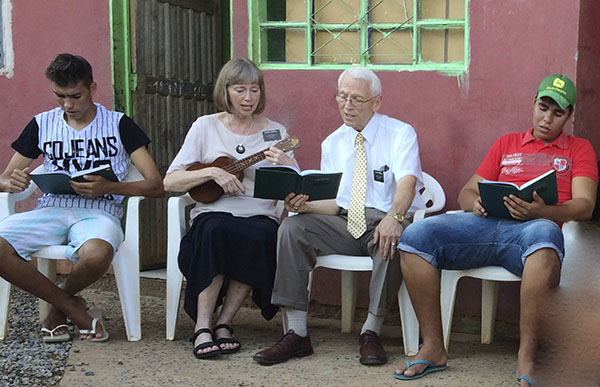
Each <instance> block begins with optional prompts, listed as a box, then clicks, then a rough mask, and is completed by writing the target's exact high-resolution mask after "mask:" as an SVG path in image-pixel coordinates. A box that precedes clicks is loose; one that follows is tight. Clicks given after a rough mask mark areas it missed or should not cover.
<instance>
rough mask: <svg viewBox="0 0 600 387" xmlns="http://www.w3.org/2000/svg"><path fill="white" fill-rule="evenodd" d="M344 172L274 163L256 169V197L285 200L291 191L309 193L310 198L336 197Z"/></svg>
mask: <svg viewBox="0 0 600 387" xmlns="http://www.w3.org/2000/svg"><path fill="white" fill-rule="evenodd" d="M341 179H342V172H334V173H330V172H323V171H318V170H306V171H302V172H300V170H299V169H298V168H296V167H293V166H289V165H285V166H283V165H273V166H265V167H260V168H258V169H257V170H256V177H255V181H254V197H255V198H261V199H276V200H284V199H285V197H286V196H287V195H288V194H289V193H290V192H294V193H295V194H297V195H299V194H304V195H308V200H309V201H311V200H323V199H335V197H336V196H337V191H338V188H339V186H340V180H341Z"/></svg>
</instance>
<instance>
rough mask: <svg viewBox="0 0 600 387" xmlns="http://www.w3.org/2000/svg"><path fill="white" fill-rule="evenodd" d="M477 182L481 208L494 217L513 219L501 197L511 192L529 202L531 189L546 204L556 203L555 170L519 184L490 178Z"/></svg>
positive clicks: (531, 197) (531, 196)
mask: <svg viewBox="0 0 600 387" xmlns="http://www.w3.org/2000/svg"><path fill="white" fill-rule="evenodd" d="M477 184H478V186H479V195H480V196H481V203H482V204H483V208H485V211H486V212H487V213H488V216H492V217H496V218H505V219H513V217H512V216H510V213H509V212H508V209H507V208H506V206H505V205H504V199H503V197H505V196H508V195H511V194H512V195H515V196H517V197H518V198H520V199H523V200H525V201H526V202H529V203H531V202H532V201H533V191H536V192H537V193H538V195H540V196H541V198H542V199H544V203H546V204H547V205H554V204H556V203H558V189H557V186H556V171H555V170H550V171H548V172H546V173H544V174H541V175H540V176H538V177H536V178H534V179H531V180H529V181H528V182H527V183H525V184H523V185H521V186H518V185H516V184H514V183H509V182H503V181H490V180H483V181H480V182H478V183H477Z"/></svg>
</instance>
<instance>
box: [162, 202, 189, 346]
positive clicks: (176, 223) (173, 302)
mask: <svg viewBox="0 0 600 387" xmlns="http://www.w3.org/2000/svg"><path fill="white" fill-rule="evenodd" d="M193 203H195V202H194V199H192V197H191V196H190V195H189V194H185V195H182V196H173V197H171V198H169V202H168V204H167V214H168V215H167V222H168V223H167V230H168V235H167V307H166V309H167V340H173V339H175V326H176V325H177V313H178V311H179V297H180V295H181V283H182V281H183V274H182V273H181V271H180V270H179V262H178V261H177V256H178V255H179V244H180V242H181V238H183V236H184V235H185V233H186V232H187V222H186V221H185V208H186V207H187V206H189V205H190V204H193Z"/></svg>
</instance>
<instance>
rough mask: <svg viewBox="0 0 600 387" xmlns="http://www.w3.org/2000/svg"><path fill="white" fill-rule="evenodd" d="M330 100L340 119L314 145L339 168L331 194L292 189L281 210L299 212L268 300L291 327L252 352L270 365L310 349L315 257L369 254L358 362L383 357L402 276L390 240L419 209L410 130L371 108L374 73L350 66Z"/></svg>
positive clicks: (377, 98) (288, 225) (377, 102)
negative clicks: (320, 196)
mask: <svg viewBox="0 0 600 387" xmlns="http://www.w3.org/2000/svg"><path fill="white" fill-rule="evenodd" d="M335 98H336V101H337V102H338V106H339V109H340V114H341V116H342V119H343V121H344V125H342V126H341V127H340V128H338V129H337V130H336V131H335V132H333V133H332V134H331V135H329V136H328V137H327V138H326V139H325V141H323V143H322V145H321V169H322V170H324V171H338V172H339V171H342V172H343V174H342V179H341V183H340V188H339V191H338V195H337V198H336V199H331V200H320V201H307V200H308V199H309V198H308V197H307V196H306V195H295V194H294V193H291V194H290V195H288V197H287V198H286V201H285V207H286V209H287V210H288V211H294V212H297V213H299V215H297V216H293V217H289V218H287V219H285V220H284V222H283V223H282V225H281V226H280V228H279V235H278V246H277V273H276V276H275V286H274V289H273V296H272V302H273V304H275V305H279V306H281V307H282V308H283V313H286V315H287V320H288V323H289V328H290V330H289V331H288V333H286V334H285V335H284V336H283V337H282V338H281V339H280V340H279V342H277V343H276V344H274V345H273V346H272V347H270V348H267V349H265V350H263V351H261V352H259V353H257V354H256V355H255V356H254V360H256V361H257V362H259V363H262V364H277V363H281V362H284V361H287V360H288V359H290V358H292V357H303V356H308V355H311V354H312V353H313V349H312V345H311V342H310V337H309V336H308V331H307V310H308V302H309V300H308V291H307V285H308V278H309V273H310V272H311V271H312V270H313V268H314V266H315V264H316V257H317V256H319V255H327V254H334V253H337V254H346V255H355V256H361V255H370V256H371V258H372V259H373V273H372V276H371V284H370V290H369V293H370V302H369V314H368V317H367V320H366V322H365V323H364V325H363V328H362V330H361V335H360V363H361V364H365V365H379V364H385V363H386V362H387V354H386V353H385V350H384V349H383V345H382V344H381V340H380V339H379V332H380V330H381V325H382V323H383V319H384V317H385V315H386V313H387V311H388V309H389V308H390V307H391V305H392V303H393V302H395V300H396V297H397V293H398V289H399V287H400V284H401V282H402V274H401V272H400V265H399V260H398V259H394V258H396V257H398V253H397V251H396V248H395V246H396V243H397V241H398V239H399V238H400V236H401V235H402V231H403V230H404V228H405V227H406V226H407V225H408V224H409V223H410V220H409V218H410V215H409V214H411V213H414V211H415V210H416V209H418V208H422V207H423V203H422V201H421V198H420V196H419V195H415V193H416V191H417V189H418V188H420V186H422V180H423V178H422V173H421V162H420V160H419V146H418V143H417V135H416V133H415V131H414V129H413V128H412V127H411V126H410V125H408V124H406V123H404V122H402V121H399V120H396V119H394V118H391V117H388V116H386V115H383V114H379V113H377V111H378V110H379V108H380V107H381V100H382V96H381V82H380V81H379V78H378V77H377V76H376V75H375V73H374V72H373V71H371V70H369V69H366V68H363V67H352V68H350V69H348V70H346V71H344V72H343V73H342V74H341V75H340V77H339V79H338V91H337V94H336V97H335Z"/></svg>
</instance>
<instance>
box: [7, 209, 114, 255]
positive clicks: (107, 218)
mask: <svg viewBox="0 0 600 387" xmlns="http://www.w3.org/2000/svg"><path fill="white" fill-rule="evenodd" d="M0 237H1V238H3V239H5V240H6V241H7V242H8V243H10V245H11V246H12V247H13V249H15V251H16V252H17V254H19V256H21V257H22V258H23V259H25V260H27V261H29V260H31V258H30V257H29V256H30V255H31V254H32V253H34V252H36V251H38V250H40V249H41V248H43V247H46V246H52V245H67V250H66V253H65V255H66V256H65V258H67V259H69V260H70V261H73V262H77V260H78V255H77V252H78V250H79V248H80V247H81V245H82V244H83V243H85V242H86V241H87V240H89V239H102V240H104V241H106V242H108V243H110V245H111V246H112V247H113V251H114V252H116V251H117V249H118V248H119V245H120V244H121V242H123V229H122V228H121V222H119V219H117V218H115V217H114V216H112V215H111V214H109V213H108V212H105V211H103V210H96V209H88V208H64V207H44V208H36V209H34V210H31V211H27V212H20V213H18V214H14V215H11V216H8V217H6V218H4V219H2V221H0Z"/></svg>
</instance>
